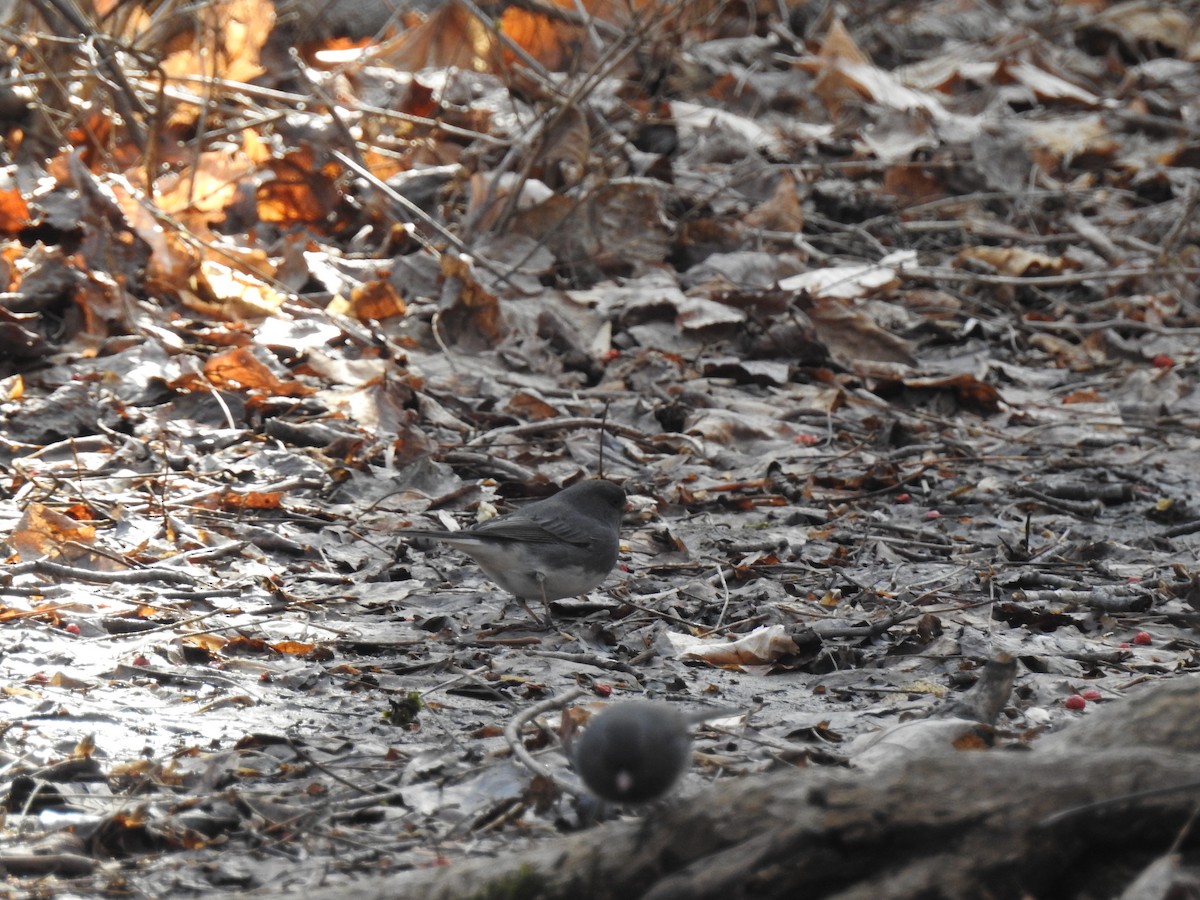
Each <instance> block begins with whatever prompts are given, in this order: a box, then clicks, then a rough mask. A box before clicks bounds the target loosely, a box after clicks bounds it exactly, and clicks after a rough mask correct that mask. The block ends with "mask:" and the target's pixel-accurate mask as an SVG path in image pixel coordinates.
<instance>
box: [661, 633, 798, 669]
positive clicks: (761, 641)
mask: <svg viewBox="0 0 1200 900" xmlns="http://www.w3.org/2000/svg"><path fill="white" fill-rule="evenodd" d="M667 640H668V641H669V642H670V643H671V645H672V646H673V647H674V648H675V651H676V654H677V655H678V656H679V658H680V659H693V660H698V661H700V662H705V663H708V664H709V665H710V666H717V667H719V668H725V669H740V670H742V671H746V672H762V671H764V670H766V669H769V668H770V666H771V665H773V664H774V663H775V662H776V661H777V660H779V658H780V657H783V656H789V655H791V654H794V653H796V652H797V651H798V649H799V648H798V647H797V646H796V642H795V641H794V640H792V637H791V635H789V634H788V633H787V629H786V628H784V626H782V625H765V626H762V627H760V628H756V629H754V630H753V631H751V632H750V633H749V634H746V635H743V636H742V637H740V638H738V639H737V640H735V641H727V640H724V639H721V638H710V639H701V638H694V637H692V636H691V635H685V634H678V633H675V632H667Z"/></svg>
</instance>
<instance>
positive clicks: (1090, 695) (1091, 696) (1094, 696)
mask: <svg viewBox="0 0 1200 900" xmlns="http://www.w3.org/2000/svg"><path fill="white" fill-rule="evenodd" d="M1079 696H1080V697H1082V698H1083V699H1084V700H1092V701H1096V700H1103V699H1104V695H1103V694H1102V693H1100V692H1099V691H1098V690H1096V689H1095V688H1088V689H1087V690H1086V691H1081V692H1080V693H1079Z"/></svg>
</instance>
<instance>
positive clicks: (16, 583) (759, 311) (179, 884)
mask: <svg viewBox="0 0 1200 900" xmlns="http://www.w3.org/2000/svg"><path fill="white" fill-rule="evenodd" d="M42 6H43V4H30V8H29V10H26V14H30V15H32V10H33V9H34V8H37V9H41V8H42ZM46 6H47V7H48V6H49V4H47V5H46ZM334 6H336V4H334ZM842 6H843V7H844V8H843V9H841V12H842V17H841V18H839V17H838V16H837V15H835V11H834V8H833V7H828V8H826V7H824V6H822V5H821V4H796V5H794V6H793V5H788V4H784V3H779V4H776V3H765V4H761V5H760V8H758V9H755V8H752V7H750V6H747V5H738V4H707V3H683V2H676V3H671V2H658V3H651V4H647V5H645V6H644V8H643V9H642V10H641V11H640V12H638V13H636V14H632V13H630V12H628V10H623V9H621V8H619V7H618V6H617V5H615V4H611V3H604V2H597V3H594V4H591V3H585V4H581V5H578V6H577V5H576V4H574V3H569V4H566V5H563V6H548V7H541V6H540V5H539V4H537V3H522V4H519V5H515V6H510V7H508V8H507V9H505V10H504V11H503V13H502V15H501V17H500V19H499V21H498V24H497V22H495V21H493V20H488V21H487V22H486V23H484V24H481V23H480V22H479V20H477V19H474V18H473V17H472V16H473V14H472V13H471V12H470V11H469V10H468V5H467V4H463V3H459V2H453V3H448V4H445V5H442V6H437V5H434V8H433V10H432V11H431V12H429V13H428V17H427V18H425V19H424V20H421V18H420V17H417V16H415V14H414V15H413V16H412V17H410V18H409V19H406V20H404V21H399V20H397V21H394V22H392V23H390V24H391V28H390V30H385V31H384V33H383V34H382V35H381V38H380V40H377V41H372V42H368V43H367V44H366V45H365V46H362V47H358V46H356V47H348V46H345V45H343V44H335V43H334V42H333V41H332V40H329V41H324V42H316V43H315V44H310V45H308V46H306V48H305V52H304V53H303V54H301V56H300V57H299V58H298V59H299V62H296V61H295V60H293V63H292V64H294V65H297V66H299V68H296V69H295V70H294V71H293V72H291V73H290V74H287V75H283V74H280V73H279V72H273V73H267V72H265V71H264V70H265V69H266V68H267V63H266V62H265V60H266V59H267V56H266V50H265V49H264V48H266V47H268V46H269V45H270V38H271V35H272V34H275V33H277V32H276V31H275V30H274V29H275V26H274V25H273V23H272V21H271V14H272V7H271V5H270V4H268V3H265V2H263V0H236V2H226V3H213V4H212V5H211V6H208V7H202V11H201V12H199V13H192V14H193V15H197V16H201V17H203V16H212V17H213V18H212V19H211V20H209V19H204V20H203V22H204V24H205V25H206V29H198V30H196V33H201V32H202V33H203V34H204V35H205V37H204V38H202V39H200V38H198V39H197V40H196V42H195V43H192V44H188V45H186V46H183V45H178V46H177V45H174V44H172V45H169V46H166V49H164V46H165V45H157V46H156V45H154V44H153V41H152V38H151V37H149V36H148V35H151V34H152V33H153V32H151V31H150V25H149V24H148V21H149V20H141V19H138V18H137V17H136V16H131V19H130V20H129V21H122V22H116V23H114V22H113V21H111V20H107V19H106V20H103V21H102V20H100V19H99V18H97V19H96V20H94V21H91V20H89V22H88V23H86V24H87V26H88V28H89V29H91V30H92V31H93V33H94V34H100V33H104V32H108V33H113V34H116V35H117V37H118V40H116V41H115V42H108V43H106V42H103V41H101V42H98V43H94V44H91V43H87V42H66V43H63V42H53V41H47V40H45V39H44V38H45V35H46V32H47V30H48V29H49V28H50V26H49V25H48V24H47V22H46V21H41V20H34V21H32V22H30V23H26V26H25V27H24V28H23V30H21V31H20V32H19V34H18V32H16V31H13V32H12V34H10V37H12V38H13V47H14V49H13V52H12V56H11V58H10V63H11V64H12V65H13V66H15V68H16V77H15V78H14V80H13V83H15V84H18V85H25V86H31V87H33V88H36V91H35V93H34V94H33V95H32V96H33V100H32V101H31V105H30V107H29V110H28V116H27V118H25V119H24V120H22V124H21V126H20V129H19V131H14V132H13V133H10V134H9V140H8V142H7V150H6V163H7V165H6V168H5V170H4V172H5V182H4V184H3V185H0V234H2V236H3V238H4V241H5V243H4V253H3V255H2V258H0V265H2V266H3V269H2V270H0V271H3V273H4V275H5V276H6V278H7V287H6V288H5V293H4V294H3V296H2V298H0V376H2V378H0V401H2V404H0V466H2V469H0V471H2V472H3V474H4V476H5V478H4V483H3V484H2V485H0V490H3V492H4V494H3V496H4V499H5V502H4V503H3V504H2V505H0V539H3V541H4V544H5V546H6V548H7V551H8V552H7V554H6V559H5V561H4V563H3V566H0V597H2V600H0V603H2V606H0V619H2V620H3V628H4V633H5V641H4V648H3V669H4V672H5V675H6V685H5V687H4V689H3V692H2V693H0V720H2V721H3V723H4V728H3V743H2V744H0V760H2V761H3V764H4V773H5V778H4V781H5V783H6V785H7V791H6V810H7V818H6V819H5V822H4V830H3V833H2V834H0V864H2V865H3V866H4V868H5V871H6V872H7V878H6V880H5V882H4V883H3V885H0V896H12V897H17V896H62V897H66V896H111V897H125V896H134V897H166V896H171V897H184V896H192V895H196V896H199V895H204V896H209V895H211V894H212V892H214V891H230V892H251V891H255V890H264V891H266V890H269V891H293V890H294V891H300V890H303V889H307V888H312V887H315V886H318V885H335V886H336V885H343V884H349V883H350V882H351V881H354V880H357V879H362V878H366V877H368V876H371V875H373V874H383V873H388V872H396V871H400V870H405V869H422V868H429V867H437V866H447V865H449V866H451V867H452V866H453V865H454V864H455V863H456V862H458V861H460V860H465V859H469V858H477V857H480V856H486V855H488V854H497V853H503V852H507V851H510V850H512V849H514V848H518V847H527V846H530V845H533V844H537V843H538V842H541V841H544V840H547V839H550V838H553V837H555V836H559V835H562V834H564V833H569V832H574V831H579V830H580V829H585V828H588V827H591V825H590V818H589V816H590V811H589V810H588V809H587V808H586V807H587V804H586V803H582V804H581V803H580V801H579V800H578V799H577V798H576V797H574V796H573V795H572V794H571V793H569V792H564V791H562V790H561V789H560V784H559V783H557V782H555V781H554V780H553V779H548V778H545V777H541V776H539V775H537V774H535V773H534V772H533V771H531V770H530V769H529V768H527V767H526V766H524V765H523V764H522V763H521V762H520V761H519V760H518V759H517V758H516V756H515V755H514V754H513V752H512V746H511V744H510V739H509V738H506V736H505V727H506V725H508V724H509V723H510V722H511V721H512V720H513V719H514V718H515V717H517V716H519V715H521V714H522V712H523V711H525V710H528V709H529V708H530V707H532V706H534V705H536V704H539V703H546V707H545V708H546V712H545V714H544V715H542V716H541V717H540V718H539V721H540V722H541V725H540V726H534V725H533V724H527V725H526V726H525V728H524V730H522V732H521V740H522V742H523V743H524V744H525V745H526V747H527V748H528V749H529V750H531V751H533V752H535V754H536V755H537V759H538V761H539V763H540V764H541V765H542V766H544V767H546V768H547V770H548V771H549V772H551V773H552V774H553V775H554V776H555V777H556V778H558V779H560V780H561V781H562V782H565V783H567V784H572V783H574V782H573V781H572V780H573V779H574V776H573V774H572V773H571V772H570V771H569V767H568V766H567V763H566V759H565V757H564V755H563V753H562V751H561V749H560V744H559V740H558V737H557V735H561V734H562V733H563V732H564V731H566V730H569V728H571V727H574V726H575V725H576V724H578V723H579V722H580V721H581V720H582V719H584V718H586V716H587V714H588V713H589V712H592V711H595V710H596V709H599V708H601V706H602V704H603V703H604V702H610V701H614V700H620V699H623V698H628V697H644V696H655V697H659V698H664V699H669V700H672V701H678V702H680V703H682V704H685V705H686V706H687V707H688V708H692V707H700V706H703V705H719V706H722V707H726V706H729V707H736V708H738V709H742V710H745V711H746V715H744V716H743V717H742V718H741V719H740V720H738V721H737V722H736V724H729V723H720V727H716V728H706V729H701V730H700V732H699V733H698V735H697V739H696V743H695V747H696V751H697V752H696V760H695V765H693V766H692V768H691V770H690V772H689V774H688V775H687V777H686V778H685V780H684V782H683V783H682V785H681V787H680V789H679V791H680V794H682V795H683V796H689V795H695V794H697V793H698V792H700V791H703V790H705V789H706V784H708V783H711V782H714V781H717V782H720V781H727V780H730V779H738V778H749V777H751V776H755V775H759V774H763V773H768V772H778V771H782V770H786V769H789V768H796V767H799V768H815V767H822V766H835V765H841V764H842V763H843V762H844V760H845V756H846V753H845V751H846V747H847V746H848V744H849V743H850V742H851V741H852V740H853V739H855V738H857V737H861V736H864V735H868V734H871V733H873V732H875V731H877V730H878V729H880V728H881V727H884V726H887V725H891V724H895V723H897V722H900V721H902V720H904V719H906V718H910V717H917V716H922V715H925V714H927V713H929V712H930V711H932V710H934V709H936V708H938V707H939V706H941V705H942V704H944V703H946V702H947V701H948V700H949V699H952V698H953V697H954V696H956V695H957V694H958V693H959V692H961V691H963V690H965V689H966V688H969V687H970V686H971V685H972V684H974V683H975V681H976V679H977V678H978V675H979V672H980V671H981V669H982V667H983V666H984V664H985V663H986V662H987V661H989V660H993V659H997V658H1004V657H1005V656H1007V657H1012V658H1014V659H1015V660H1016V661H1017V675H1016V681H1015V687H1014V689H1013V691H1012V694H1011V697H1010V698H1009V700H1008V702H1007V703H1005V704H1004V708H1003V713H1002V715H1001V718H1000V721H999V722H998V723H997V727H996V729H995V733H994V742H995V743H996V744H997V745H998V746H999V747H1001V748H1004V747H1010V748H1011V747H1025V746H1036V745H1037V742H1038V741H1039V740H1040V739H1041V738H1042V736H1043V735H1044V734H1046V733H1048V732H1052V731H1054V730H1056V729H1058V728H1060V727H1061V726H1062V725H1064V724H1065V723H1067V722H1069V721H1070V720H1074V719H1080V718H1085V717H1087V716H1088V715H1090V714H1092V712H1093V710H1094V709H1095V708H1096V707H1098V706H1101V705H1103V704H1105V703H1107V702H1109V701H1112V700H1116V699H1119V698H1121V697H1122V696H1123V695H1124V693H1125V692H1126V690H1127V689H1129V688H1130V687H1132V686H1134V685H1135V684H1138V683H1141V682H1145V681H1152V680H1163V679H1167V678H1170V677H1173V676H1178V675H1180V674H1184V673H1188V672H1195V671H1197V670H1198V669H1200V658H1198V657H1197V646H1198V645H1197V631H1196V628H1197V623H1198V622H1200V582H1198V578H1197V572H1198V571H1200V565H1198V563H1197V548H1198V547H1200V509H1198V508H1197V503H1198V500H1197V498H1198V497H1200V392H1198V391H1197V384H1196V383H1197V374H1198V372H1200V290H1198V288H1197V284H1198V282H1200V278H1198V276H1200V217H1198V216H1197V214H1196V211H1197V208H1198V206H1200V155H1198V148H1200V111H1198V109H1197V107H1196V100H1195V98H1196V97H1197V96H1200V66H1197V61H1200V30H1198V28H1197V21H1198V15H1197V13H1198V10H1197V7H1196V5H1195V4H1194V3H1182V2H1180V3H1159V4H1153V5H1146V4H1139V3H1121V4H1110V3H1106V2H1103V0H1098V2H1093V3H1090V4H1072V3H1067V4H1055V5H1053V11H1052V12H1051V13H1049V14H1047V13H1046V12H1045V11H1044V9H1043V6H1044V5H1042V4H1036V3H1033V2H1027V3H1016V4H1004V5H1002V11H1001V7H995V6H992V5H988V4H984V3H978V4H973V3H958V4H953V5H951V4H941V3H918V2H888V3H879V2H849V3H846V4H842ZM580 9H586V11H587V13H588V15H587V16H586V17H582V16H581V13H580V12H579V10H580ZM489 10H490V11H492V12H497V11H496V10H495V9H493V8H492V7H489ZM497 14H498V15H499V13H497ZM234 24H237V25H240V26H242V27H241V30H240V31H237V35H236V40H237V41H241V42H242V43H237V44H236V45H235V34H234V32H235V31H236V29H234V28H233V27H232V26H233V25H234ZM209 25H211V26H214V27H212V28H207V26H209ZM216 26H221V27H216ZM8 28H9V29H10V30H11V29H15V28H16V26H15V25H14V24H13V23H9V25H8ZM322 38H324V36H322ZM139 41H140V42H141V43H139ZM204 41H215V42H216V44H215V45H214V46H215V52H212V53H210V54H209V55H207V56H204V55H200V54H199V49H201V48H202V46H205V45H204ZM91 46H95V47H99V48H101V49H100V50H98V51H97V52H95V53H92V52H91V51H90V50H87V49H86V48H87V47H91ZM105 47H120V48H121V50H120V51H119V52H114V51H108V50H104V49H103V48H105ZM150 49H155V50H157V51H158V52H159V53H160V54H163V59H162V61H161V63H160V64H158V65H150V64H149V57H148V56H147V52H148V50H150ZM260 49H262V50H263V55H262V59H261V60H260V59H259V50H260ZM217 51H219V52H217ZM51 54H67V55H68V56H67V57H65V59H66V63H64V57H62V56H59V57H55V60H48V55H51ZM55 61H57V63H58V64H57V65H53V66H52V65H51V62H55ZM68 63H69V64H68ZM47 71H51V72H69V73H70V74H69V75H64V76H63V78H66V79H67V82H59V81H56V80H54V79H50V80H48V81H43V80H41V76H40V75H39V74H38V73H42V72H47ZM197 72H204V73H206V75H205V77H203V78H201V77H199V76H197V75H196V74H195V73H197ZM114 73H119V75H120V77H117V75H116V74H114ZM68 88H70V89H69V90H68ZM56 91H61V92H62V94H61V96H57V95H56V94H55V92H56ZM70 98H74V99H70ZM4 99H7V95H5V97H3V98H0V100H4ZM114 109H116V110H118V111H119V112H120V113H121V114H120V115H119V116H117V115H114V114H113V110H114ZM601 471H602V473H603V475H604V476H605V477H608V478H610V479H613V480H615V481H617V482H619V483H620V484H622V485H623V486H624V487H625V489H626V492H627V494H628V497H629V507H628V511H627V514H626V519H625V523H624V527H623V531H622V549H621V555H620V561H619V563H618V566H617V568H616V570H614V572H613V574H612V575H611V576H610V577H609V579H608V580H607V581H606V582H605V584H604V585H603V586H602V587H601V588H600V589H598V590H597V591H595V592H594V593H593V594H592V595H591V596H590V597H589V598H586V599H583V600H578V601H562V602H560V603H557V604H555V617H554V621H553V623H552V627H549V628H546V627H540V626H538V624H537V623H535V622H533V621H532V620H531V619H530V618H529V617H528V616H527V614H526V613H525V611H524V610H522V609H521V608H520V606H519V605H517V604H516V603H515V602H514V601H513V599H512V598H511V597H508V596H507V595H505V594H504V593H503V592H502V591H500V590H499V589H498V588H496V587H495V585H492V584H490V583H488V582H487V580H486V579H485V578H484V577H483V576H482V575H481V574H480V572H479V571H478V569H477V568H476V567H475V566H474V564H473V563H472V562H471V561H470V560H469V559H467V558H465V557H462V556H461V555H459V554H456V553H454V552H452V551H444V550H435V549H431V548H427V547H424V546H421V545H415V544H413V543H411V542H410V541H408V540H407V539H406V538H405V537H404V529H405V528H406V527H408V526H416V525H424V526H428V525H430V524H433V525H437V526H441V525H445V524H447V523H448V522H449V521H450V520H456V521H457V522H458V523H460V524H466V523H469V522H471V521H473V520H474V519H475V518H476V517H477V516H480V515H485V514H487V513H488V512H490V511H491V510H493V509H498V510H500V511H504V510H507V509H511V508H515V507H516V506H517V505H519V504H520V502H522V501H524V500H528V499H536V498H541V497H544V496H548V495H550V494H551V493H553V492H554V491H556V490H557V489H559V488H560V487H562V486H564V485H565V484H568V483H571V482H573V481H574V480H576V479H578V478H581V477H591V476H595V475H596V474H598V473H600V472H601ZM571 690H579V691H581V694H580V695H579V696H575V697H574V698H564V699H562V700H561V702H558V703H554V702H546V701H553V700H555V698H560V697H563V696H564V695H565V694H566V693H567V692H568V691H571Z"/></svg>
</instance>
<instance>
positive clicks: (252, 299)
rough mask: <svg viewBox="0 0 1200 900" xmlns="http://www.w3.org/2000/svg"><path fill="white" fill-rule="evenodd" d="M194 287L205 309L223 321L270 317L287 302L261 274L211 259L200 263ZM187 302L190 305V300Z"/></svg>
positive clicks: (197, 297) (186, 299)
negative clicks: (225, 319)
mask: <svg viewBox="0 0 1200 900" xmlns="http://www.w3.org/2000/svg"><path fill="white" fill-rule="evenodd" d="M193 286H194V288H195V290H196V292H197V293H196V299H197V300H198V301H199V303H200V305H201V307H202V308H204V309H205V311H206V312H209V313H211V314H212V315H217V316H221V317H223V318H232V319H240V318H251V319H254V318H263V317H265V316H270V315H273V314H274V313H275V312H277V311H278V310H279V307H280V306H282V305H283V302H284V300H286V299H287V298H286V297H285V296H284V295H283V294H281V293H280V292H279V291H277V290H275V288H273V287H272V286H271V285H270V284H268V283H267V282H266V281H264V280H263V279H262V278H260V277H259V276H258V275H256V274H254V273H251V272H245V271H238V270H237V269H234V268H232V267H230V266H227V265H223V264H222V263H218V262H213V261H211V260H205V261H204V262H202V263H200V267H199V269H198V270H197V272H196V274H195V279H194V285H193ZM177 287H182V286H177ZM183 299H184V302H188V300H189V299H190V298H188V297H186V296H184V298H183ZM189 305H190V304H189Z"/></svg>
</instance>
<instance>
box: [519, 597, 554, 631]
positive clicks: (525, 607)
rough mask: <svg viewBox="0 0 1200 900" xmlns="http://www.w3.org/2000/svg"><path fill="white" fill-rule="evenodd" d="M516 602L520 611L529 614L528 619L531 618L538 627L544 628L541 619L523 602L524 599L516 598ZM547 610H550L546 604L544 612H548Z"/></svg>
mask: <svg viewBox="0 0 1200 900" xmlns="http://www.w3.org/2000/svg"><path fill="white" fill-rule="evenodd" d="M517 602H518V603H520V604H521V609H523V610H525V612H527V613H529V618H531V619H533V621H535V622H537V623H538V625H543V626H544V625H545V624H546V623H545V622H543V621H542V619H541V617H540V616H539V615H538V614H537V613H535V612H534V611H533V610H532V609H531V608H530V606H529V604H528V603H526V602H525V598H524V597H518V598H517ZM549 610H550V605H549V604H546V611H547V612H549Z"/></svg>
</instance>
